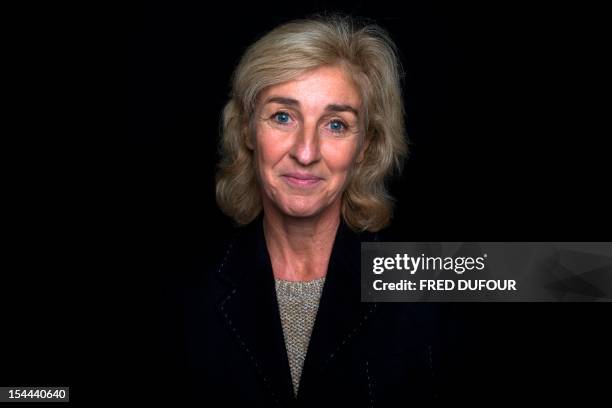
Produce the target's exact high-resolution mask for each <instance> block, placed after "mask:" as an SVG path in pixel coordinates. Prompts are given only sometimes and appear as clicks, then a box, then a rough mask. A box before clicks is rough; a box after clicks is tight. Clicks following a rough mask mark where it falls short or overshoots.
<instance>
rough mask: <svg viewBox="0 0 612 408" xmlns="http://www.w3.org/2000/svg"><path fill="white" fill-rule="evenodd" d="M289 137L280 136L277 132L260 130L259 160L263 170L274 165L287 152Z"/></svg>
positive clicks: (258, 136) (258, 140) (258, 134)
mask: <svg viewBox="0 0 612 408" xmlns="http://www.w3.org/2000/svg"><path fill="white" fill-rule="evenodd" d="M287 149H288V147H287V138H286V137H284V138H283V137H280V136H279V135H278V134H277V133H275V132H270V131H268V132H265V131H258V133H257V161H258V165H259V168H260V169H261V170H262V171H266V170H269V169H270V168H272V167H274V166H275V165H276V164H277V163H278V162H279V161H280V160H281V159H282V158H283V157H284V156H285V154H286V151H287Z"/></svg>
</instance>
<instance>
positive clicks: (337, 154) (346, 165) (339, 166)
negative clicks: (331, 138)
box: [322, 141, 357, 175]
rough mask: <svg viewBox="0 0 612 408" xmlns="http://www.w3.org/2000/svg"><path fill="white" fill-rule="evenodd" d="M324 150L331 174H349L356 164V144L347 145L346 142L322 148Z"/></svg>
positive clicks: (330, 144)
mask: <svg viewBox="0 0 612 408" xmlns="http://www.w3.org/2000/svg"><path fill="white" fill-rule="evenodd" d="M322 149H323V150H322V153H323V156H324V157H325V158H326V163H327V165H328V167H329V170H330V171H331V172H333V173H337V174H338V175H340V174H341V173H348V172H349V170H350V169H351V167H352V166H353V164H354V162H355V151H356V149H357V146H356V145H355V144H354V143H345V141H342V142H341V143H340V142H336V143H329V144H326V145H324V146H322Z"/></svg>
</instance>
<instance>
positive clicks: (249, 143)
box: [242, 121, 255, 150]
mask: <svg viewBox="0 0 612 408" xmlns="http://www.w3.org/2000/svg"><path fill="white" fill-rule="evenodd" d="M242 137H244V144H246V147H247V148H248V149H249V150H255V145H254V144H253V137H252V135H251V129H249V125H248V122H246V121H244V122H243V123H242Z"/></svg>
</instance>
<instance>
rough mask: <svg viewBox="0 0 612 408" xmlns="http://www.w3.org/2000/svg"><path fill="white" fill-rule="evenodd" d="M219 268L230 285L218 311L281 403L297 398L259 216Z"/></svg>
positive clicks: (265, 385)
mask: <svg viewBox="0 0 612 408" xmlns="http://www.w3.org/2000/svg"><path fill="white" fill-rule="evenodd" d="M221 265H222V266H221V267H220V269H219V273H220V275H221V276H222V277H223V279H224V280H226V281H227V282H228V283H229V286H230V288H231V289H230V290H229V291H228V293H227V295H226V296H225V298H224V299H222V301H221V303H220V304H219V312H220V314H221V317H222V318H223V320H224V321H225V323H226V326H227V327H228V329H229V330H230V331H231V332H232V333H233V335H234V337H235V340H236V341H237V342H238V344H239V345H240V347H241V348H242V350H243V351H244V353H245V354H246V357H247V358H248V359H249V360H250V362H251V363H252V365H253V367H254V368H255V370H256V372H257V375H258V376H259V379H260V381H261V382H262V384H263V385H264V387H265V388H266V389H267V390H268V391H269V393H270V395H271V397H272V399H273V400H274V401H275V402H276V404H277V405H278V406H282V407H287V406H290V405H292V404H293V400H294V396H293V385H292V382H291V373H290V370H289V362H288V360H287V352H286V348H285V342H284V335H283V329H282V326H281V320H280V313H279V309H278V303H277V300H276V289H275V284H274V276H273V273H272V266H271V262H270V259H269V255H268V252H267V249H266V246H265V239H264V236H263V229H262V225H261V219H258V220H257V221H256V222H255V223H253V225H251V226H249V227H247V229H246V231H244V234H243V236H242V237H239V238H238V239H237V240H236V241H235V242H234V245H233V248H232V249H230V251H229V252H228V254H227V255H226V259H225V261H224V262H223V263H222V264H221Z"/></svg>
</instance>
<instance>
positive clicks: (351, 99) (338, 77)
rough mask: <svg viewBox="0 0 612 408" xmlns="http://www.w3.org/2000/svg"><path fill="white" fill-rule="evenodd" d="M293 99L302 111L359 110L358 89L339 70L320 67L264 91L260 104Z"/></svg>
mask: <svg viewBox="0 0 612 408" xmlns="http://www.w3.org/2000/svg"><path fill="white" fill-rule="evenodd" d="M277 96H280V97H288V98H291V99H295V100H297V101H298V102H299V103H300V106H301V107H303V108H308V107H310V108H317V107H320V106H325V105H328V104H346V105H351V106H354V107H355V108H359V107H360V106H361V96H360V92H359V88H358V87H357V85H356V84H355V82H354V81H353V79H352V78H351V77H350V75H349V74H348V73H347V72H346V70H345V69H343V68H341V67H338V66H323V67H319V68H316V69H313V70H310V71H307V72H305V73H303V74H301V75H300V76H298V77H297V78H296V79H294V80H291V81H287V82H283V83H281V84H277V85H273V86H270V87H268V88H266V89H265V90H264V91H263V92H262V94H261V95H260V98H261V99H260V100H261V101H264V102H265V101H266V100H267V99H269V98H271V97H277Z"/></svg>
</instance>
